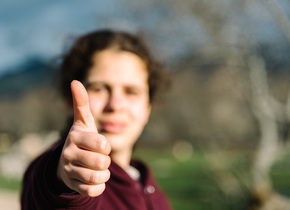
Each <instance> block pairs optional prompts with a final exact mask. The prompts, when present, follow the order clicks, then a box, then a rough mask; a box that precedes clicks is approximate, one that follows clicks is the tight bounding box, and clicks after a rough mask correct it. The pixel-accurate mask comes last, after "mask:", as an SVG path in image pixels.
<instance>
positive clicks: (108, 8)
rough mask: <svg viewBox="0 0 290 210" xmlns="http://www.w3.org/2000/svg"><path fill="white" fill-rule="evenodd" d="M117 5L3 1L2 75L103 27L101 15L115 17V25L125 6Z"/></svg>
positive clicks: (74, 0)
mask: <svg viewBox="0 0 290 210" xmlns="http://www.w3.org/2000/svg"><path fill="white" fill-rule="evenodd" d="M84 2H85V3H84ZM117 2H118V1H115V2H112V1H111V0H98V1H96V0H86V1H79V0H69V1H60V0H50V1H39V0H25V2H24V1H20V0H6V1H1V3H0V74H1V73H2V72H3V71H4V70H5V69H7V68H9V67H11V66H14V65H17V63H18V62H21V61H24V60H25V59H26V58H27V57H29V56H35V55H38V56H40V57H50V56H53V55H55V54H59V53H60V52H61V50H62V47H63V45H64V42H65V39H67V37H68V36H70V35H77V34H80V33H85V32H86V31H90V30H92V29H94V28H97V27H102V24H100V23H98V20H97V19H98V18H97V17H98V16H103V17H106V16H107V17H112V19H111V20H112V23H111V24H112V25H113V24H114V23H113V20H114V17H113V16H115V17H116V18H118V16H117V15H115V14H116V13H118V14H119V15H123V14H122V10H123V8H122V5H119V4H118V3H117ZM116 11H118V12H116ZM97 14H98V15H97ZM123 16H124V15H123ZM127 27H129V24H128V26H127ZM132 28H133V27H132Z"/></svg>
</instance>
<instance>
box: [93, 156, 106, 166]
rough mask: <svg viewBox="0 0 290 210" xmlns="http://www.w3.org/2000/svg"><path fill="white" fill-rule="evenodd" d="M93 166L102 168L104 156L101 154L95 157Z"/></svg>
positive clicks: (104, 161) (104, 164)
mask: <svg viewBox="0 0 290 210" xmlns="http://www.w3.org/2000/svg"><path fill="white" fill-rule="evenodd" d="M95 166H96V168H98V169H104V168H106V158H105V157H103V156H98V157H96V160H95Z"/></svg>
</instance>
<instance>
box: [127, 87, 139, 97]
mask: <svg viewBox="0 0 290 210" xmlns="http://www.w3.org/2000/svg"><path fill="white" fill-rule="evenodd" d="M126 94H127V95H132V96H134V95H139V94H140V90H139V89H138V88H135V87H128V88H126Z"/></svg>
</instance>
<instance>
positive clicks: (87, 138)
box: [57, 81, 111, 197]
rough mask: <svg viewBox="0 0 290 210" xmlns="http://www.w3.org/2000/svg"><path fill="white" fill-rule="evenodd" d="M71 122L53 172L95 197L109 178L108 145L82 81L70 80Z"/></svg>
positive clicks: (64, 180) (82, 192)
mask: <svg viewBox="0 0 290 210" xmlns="http://www.w3.org/2000/svg"><path fill="white" fill-rule="evenodd" d="M71 91H72V95H73V104H74V105H73V107H74V123H73V125H72V127H71V129H70V131H69V134H68V136H67V139H66V142H65V144H64V147H63V150H62V153H61V156H60V160H59V164H58V168H57V176H58V178H59V179H60V180H62V181H63V182H64V183H65V184H66V185H67V186H68V187H69V188H71V189H73V190H75V191H77V192H79V193H80V194H82V195H84V196H89V197H95V196H98V195H100V194H102V192H103V191H104V190H105V182H106V181H108V180H109V178H110V172H109V170H108V167H109V165H110V163H111V159H110V157H109V153H110V151H111V147H110V144H109V142H108V141H107V140H106V138H105V137H104V136H102V135H100V134H99V133H98V131H97V128H96V125H95V120H94V117H93V115H92V113H91V110H90V104H89V97H88V93H87V91H86V89H85V88H84V86H83V85H82V83H80V82H78V81H73V82H72V83H71Z"/></svg>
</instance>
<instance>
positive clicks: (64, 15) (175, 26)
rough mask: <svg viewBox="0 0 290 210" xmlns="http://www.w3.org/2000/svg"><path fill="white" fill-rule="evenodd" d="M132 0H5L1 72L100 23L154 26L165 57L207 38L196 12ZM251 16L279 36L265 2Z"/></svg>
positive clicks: (58, 48)
mask: <svg viewBox="0 0 290 210" xmlns="http://www.w3.org/2000/svg"><path fill="white" fill-rule="evenodd" d="M220 1H221V2H222V0H220ZM224 1H226V0H224ZM128 2H129V1H126V0H84V1H80V0H49V1H48V0H41V1H39V0H25V1H22V0H3V1H1V2H0V76H1V75H2V74H3V73H4V72H5V70H7V69H9V68H10V67H14V66H17V64H19V63H21V62H24V61H25V60H26V59H27V58H28V57H33V56H39V57H43V58H51V57H53V56H56V55H58V54H60V53H61V52H62V50H63V47H64V45H65V43H66V40H67V39H68V37H70V36H73V35H79V34H83V33H85V32H87V31H91V30H93V29H96V28H103V27H113V28H120V29H126V30H129V31H133V32H134V31H140V30H143V31H145V32H148V36H149V37H150V39H151V41H152V43H153V44H152V45H153V46H154V47H155V49H154V50H156V52H157V53H158V54H160V56H159V57H161V58H162V59H163V58H166V59H168V60H171V58H174V57H176V56H177V55H180V54H182V53H183V52H186V50H191V47H192V46H196V45H202V44H203V43H204V42H205V37H204V36H203V35H202V31H203V30H202V28H201V26H200V25H199V24H198V22H196V20H195V19H194V18H193V17H192V16H186V15H180V14H179V16H178V17H176V16H174V15H172V14H171V8H170V5H169V4H168V5H165V6H164V5H161V4H159V3H158V1H155V2H154V1H153V0H152V1H148V2H149V3H148V2H146V3H145V2H144V1H131V2H130V4H128ZM142 2H143V3H142ZM150 2H151V3H150ZM126 3H127V4H126ZM287 6H289V4H288V5H287ZM287 8H289V7H287ZM257 14H259V16H257ZM261 14H262V15H261ZM250 16H252V17H253V20H254V21H253V20H252V21H250V22H252V23H255V26H254V27H253V28H254V29H256V28H261V30H259V32H258V33H257V34H259V33H260V35H262V36H266V35H267V36H268V37H269V36H270V37H273V36H274V34H275V33H276V32H275V31H276V30H272V28H271V27H272V26H265V24H268V23H267V21H268V22H269V15H268V14H267V11H266V10H265V8H262V7H259V6H257V7H254V6H253V5H251V7H250V9H249V14H246V16H245V17H244V18H249V17H250ZM259 18H260V19H259ZM242 19H243V18H242ZM231 21H236V22H238V23H241V22H243V20H242V21H241V17H239V16H238V15H237V14H232V17H231ZM248 22H249V21H248ZM260 35H259V36H260Z"/></svg>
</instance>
